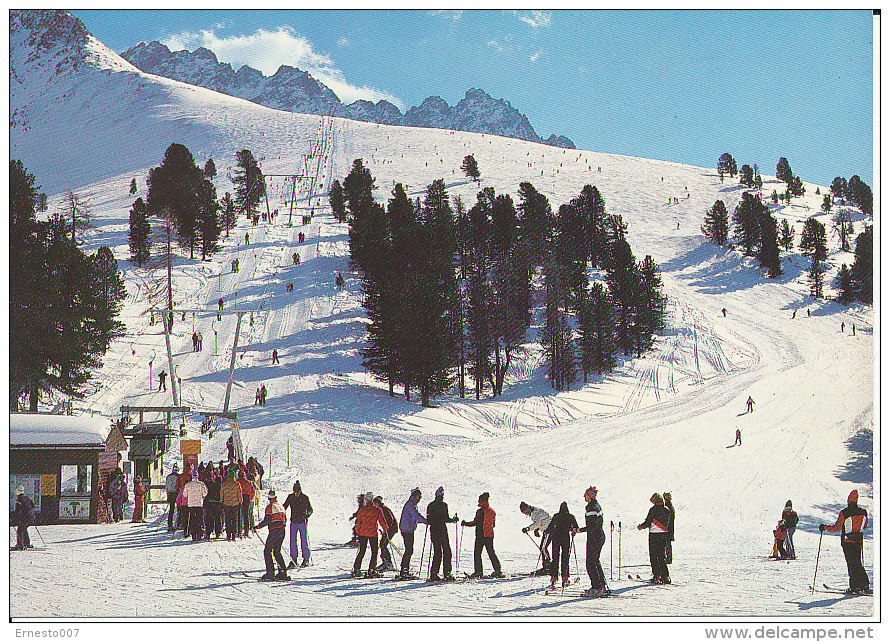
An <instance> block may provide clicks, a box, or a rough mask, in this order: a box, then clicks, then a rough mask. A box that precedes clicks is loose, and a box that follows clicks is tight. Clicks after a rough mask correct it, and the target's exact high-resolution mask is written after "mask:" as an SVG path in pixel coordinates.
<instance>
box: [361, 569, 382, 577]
mask: <svg viewBox="0 0 890 642" xmlns="http://www.w3.org/2000/svg"><path fill="white" fill-rule="evenodd" d="M373 577H382V574H381V573H380V572H379V571H378V570H377V569H368V571H367V572H366V573H365V579H371V578H373Z"/></svg>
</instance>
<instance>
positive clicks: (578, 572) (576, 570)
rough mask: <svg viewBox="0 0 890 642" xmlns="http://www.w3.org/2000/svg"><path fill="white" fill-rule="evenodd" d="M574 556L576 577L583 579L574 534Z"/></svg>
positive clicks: (573, 535)
mask: <svg viewBox="0 0 890 642" xmlns="http://www.w3.org/2000/svg"><path fill="white" fill-rule="evenodd" d="M572 554H573V555H574V556H575V575H577V576H578V579H579V580H580V579H581V571H580V570H579V569H578V549H576V548H575V534H574V533H572Z"/></svg>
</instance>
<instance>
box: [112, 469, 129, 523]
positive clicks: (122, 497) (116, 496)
mask: <svg viewBox="0 0 890 642" xmlns="http://www.w3.org/2000/svg"><path fill="white" fill-rule="evenodd" d="M108 494H109V495H110V496H111V515H112V519H113V520H114V521H115V522H119V521H121V520H122V519H123V518H124V503H125V502H126V501H127V500H128V497H127V484H126V483H125V482H124V474H123V472H120V473H118V474H117V475H116V476H115V477H114V479H112V480H111V483H110V484H108Z"/></svg>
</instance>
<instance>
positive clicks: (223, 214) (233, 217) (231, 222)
mask: <svg viewBox="0 0 890 642" xmlns="http://www.w3.org/2000/svg"><path fill="white" fill-rule="evenodd" d="M219 211H220V221H219V223H220V225H221V226H222V228H223V229H224V230H225V231H226V237H228V236H229V230H231V229H232V228H233V227H235V224H236V223H237V222H238V212H237V210H236V209H235V201H233V200H232V195H231V193H229V192H226V193H225V194H224V195H223V197H222V200H221V201H220V202H219Z"/></svg>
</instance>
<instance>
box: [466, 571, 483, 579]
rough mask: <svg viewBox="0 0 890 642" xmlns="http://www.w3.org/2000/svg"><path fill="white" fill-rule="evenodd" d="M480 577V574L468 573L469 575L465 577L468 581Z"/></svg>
mask: <svg viewBox="0 0 890 642" xmlns="http://www.w3.org/2000/svg"><path fill="white" fill-rule="evenodd" d="M481 577H482V573H470V574H469V575H467V579H470V580H478V579H479V578H481Z"/></svg>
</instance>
